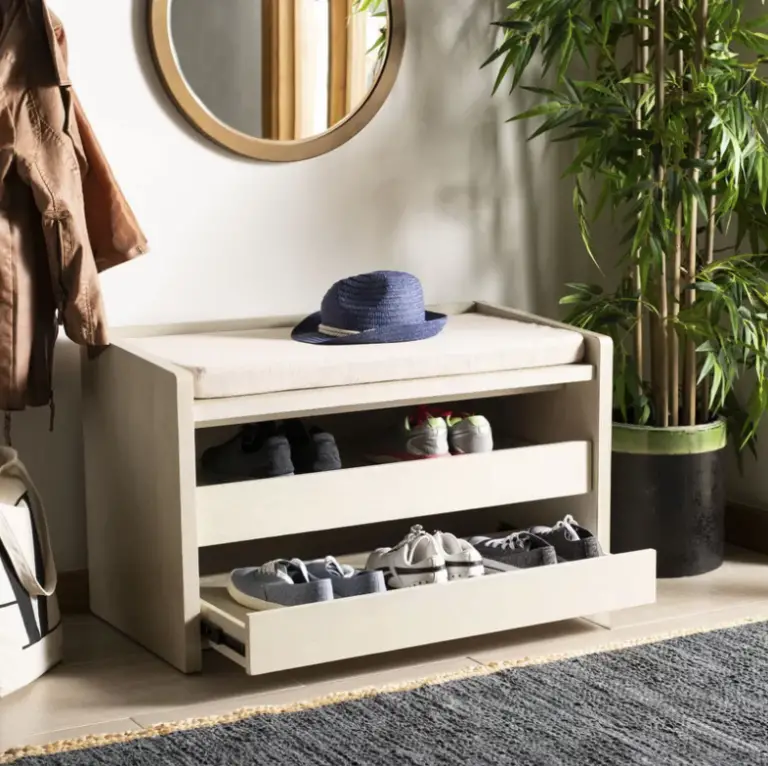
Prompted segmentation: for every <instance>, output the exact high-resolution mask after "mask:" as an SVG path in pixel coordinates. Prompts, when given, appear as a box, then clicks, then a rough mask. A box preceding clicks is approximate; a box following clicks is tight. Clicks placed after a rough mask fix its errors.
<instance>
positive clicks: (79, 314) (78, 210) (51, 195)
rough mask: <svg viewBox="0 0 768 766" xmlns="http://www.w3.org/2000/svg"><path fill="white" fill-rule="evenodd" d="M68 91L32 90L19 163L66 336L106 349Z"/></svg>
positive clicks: (22, 110)
mask: <svg viewBox="0 0 768 766" xmlns="http://www.w3.org/2000/svg"><path fill="white" fill-rule="evenodd" d="M73 119H74V117H73V104H72V93H71V89H70V88H68V87H59V86H53V87H45V88H38V89H37V90H35V91H28V92H27V93H26V94H25V96H24V98H23V100H22V103H21V104H20V107H19V111H18V118H17V136H18V138H17V142H16V164H17V168H18V172H19V175H20V177H21V178H22V180H23V181H25V182H26V183H27V184H28V185H29V187H30V189H31V190H32V194H33V196H34V200H35V204H36V205H37V209H38V210H39V212H40V215H41V222H42V227H43V233H44V236H45V245H46V249H47V254H48V263H49V267H50V274H51V284H52V287H53V292H54V295H55V297H56V303H57V306H58V308H59V313H60V319H61V321H62V322H63V324H64V329H65V331H66V333H67V335H68V336H69V337H70V338H71V339H72V340H73V341H74V342H76V343H80V344H82V345H87V346H104V345H107V343H108V340H107V328H106V322H105V312H104V307H103V304H102V298H101V290H100V286H99V278H98V273H97V269H96V264H95V261H94V257H93V252H92V249H91V243H90V240H89V237H88V227H87V223H86V218H85V208H84V201H83V184H82V177H81V168H80V162H79V157H78V155H80V154H81V153H82V147H78V146H76V144H75V142H76V140H78V137H77V136H76V135H75V136H74V137H73V134H72V132H71V131H70V130H69V126H70V122H71V121H72V120H73Z"/></svg>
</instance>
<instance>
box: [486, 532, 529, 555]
mask: <svg viewBox="0 0 768 766" xmlns="http://www.w3.org/2000/svg"><path fill="white" fill-rule="evenodd" d="M524 534H525V533H524V532H513V533H512V534H511V535H507V537H498V538H496V539H495V540H486V541H485V543H484V544H485V545H487V546H488V547H489V548H501V550H503V551H506V550H523V549H524V548H525V541H526V538H525V537H524V536H523V535H524Z"/></svg>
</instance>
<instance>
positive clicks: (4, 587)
mask: <svg viewBox="0 0 768 766" xmlns="http://www.w3.org/2000/svg"><path fill="white" fill-rule="evenodd" d="M55 591H56V567H55V565H54V562H53V553H52V551H51V541H50V538H49V536H48V524H47V523H46V520H45V511H44V509H43V504H42V502H41V500H40V495H39V494H38V492H37V489H36V488H35V485H34V484H33V483H32V480H31V479H30V477H29V474H28V473H27V470H26V468H24V465H23V464H22V462H21V461H20V460H19V456H18V454H17V453H16V450H13V449H11V448H10V447H0V697H3V696H5V695H6V694H10V693H11V692H13V691H16V690H17V689H19V688H21V687H22V686H25V685H26V684H28V683H30V682H31V681H34V680H35V679H36V678H39V677H40V676H41V675H43V673H45V672H46V671H47V670H48V669H49V668H51V667H52V666H53V665H55V664H56V663H57V662H59V660H60V659H61V649H62V644H61V634H62V631H61V626H60V617H59V604H58V601H57V599H56V595H55Z"/></svg>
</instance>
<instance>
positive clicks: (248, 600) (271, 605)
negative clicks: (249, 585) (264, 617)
mask: <svg viewBox="0 0 768 766" xmlns="http://www.w3.org/2000/svg"><path fill="white" fill-rule="evenodd" d="M227 593H228V594H229V597H230V598H231V599H232V600H233V601H236V602H237V603H238V604H240V606H244V607H245V608H246V609H251V610H252V611H254V612H266V611H269V610H270V609H286V608H287V607H286V606H285V604H276V603H275V602H274V601H264V600H263V599H261V598H256V597H254V596H248V595H247V594H245V593H243V592H242V591H240V590H238V589H237V588H235V586H234V585H232V583H231V582H228V583H227Z"/></svg>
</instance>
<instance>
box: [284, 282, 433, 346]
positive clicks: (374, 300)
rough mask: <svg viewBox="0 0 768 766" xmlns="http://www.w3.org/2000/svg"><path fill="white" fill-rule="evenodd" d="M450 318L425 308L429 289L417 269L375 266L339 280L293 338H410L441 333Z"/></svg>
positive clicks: (334, 341)
mask: <svg viewBox="0 0 768 766" xmlns="http://www.w3.org/2000/svg"><path fill="white" fill-rule="evenodd" d="M445 321H446V317H445V314H436V313H434V312H432V311H427V310H426V309H425V308H424V291H423V290H422V289H421V282H419V280H418V279H417V278H416V277H414V276H413V274H406V273H405V272H403V271H374V272H372V273H370V274H359V275H358V276H356V277H348V278H347V279H342V280H341V281H340V282H336V284H335V285H334V286H333V287H332V288H331V289H330V290H329V291H328V292H327V293H326V294H325V297H324V298H323V302H322V304H321V306H320V311H318V312H317V313H315V314H312V315H311V316H308V317H307V318H306V319H305V320H304V321H303V322H300V323H299V324H298V325H296V327H294V329H293V333H292V335H291V337H292V338H293V339H294V340H299V341H301V342H302V343H322V344H327V345H330V346H339V345H349V344H356V343H405V342H407V341H412V340H424V339H426V338H431V337H432V336H433V335H437V333H439V332H440V330H442V329H443V327H444V326H445Z"/></svg>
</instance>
